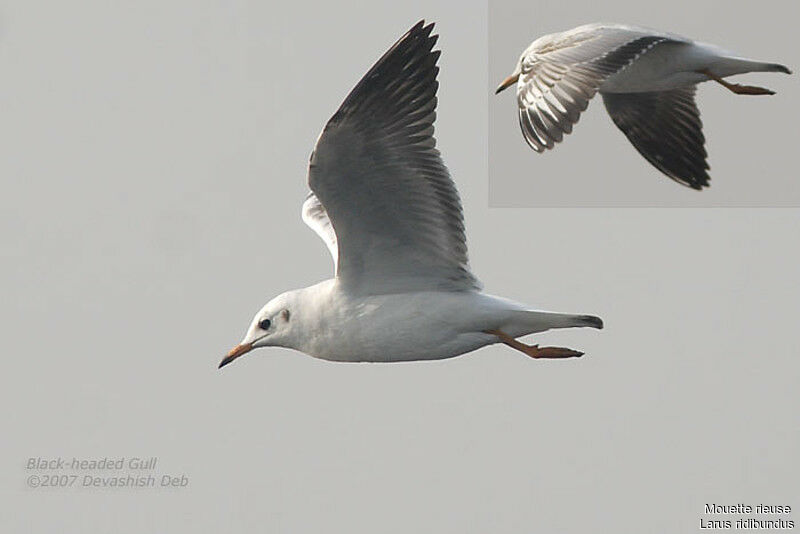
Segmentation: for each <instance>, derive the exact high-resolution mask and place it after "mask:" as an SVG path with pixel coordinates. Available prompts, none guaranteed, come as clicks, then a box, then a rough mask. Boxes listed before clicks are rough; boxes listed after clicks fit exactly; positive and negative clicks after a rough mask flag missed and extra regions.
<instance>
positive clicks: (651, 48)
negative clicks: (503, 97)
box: [496, 23, 791, 189]
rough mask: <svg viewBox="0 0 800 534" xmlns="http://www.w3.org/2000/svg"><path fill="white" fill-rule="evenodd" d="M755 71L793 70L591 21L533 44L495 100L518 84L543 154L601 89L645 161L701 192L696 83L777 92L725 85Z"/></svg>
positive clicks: (522, 112)
mask: <svg viewBox="0 0 800 534" xmlns="http://www.w3.org/2000/svg"><path fill="white" fill-rule="evenodd" d="M759 71H763V72H785V73H786V74H790V73H791V71H790V70H789V69H788V68H786V67H785V66H783V65H780V64H778V63H768V62H763V61H755V60H751V59H744V58H741V57H738V56H736V55H735V54H733V53H731V52H727V51H725V50H723V49H721V48H719V47H717V46H714V45H710V44H705V43H700V42H696V41H692V40H691V39H687V38H685V37H681V36H679V35H674V34H671V33H664V32H659V31H656V30H651V29H648V28H640V27H637V26H629V25H624V24H601V23H595V24H587V25H584V26H579V27H577V28H573V29H571V30H567V31H565V32H561V33H554V34H550V35H545V36H544V37H540V38H538V39H536V40H535V41H534V42H533V43H532V44H531V45H530V46H529V47H528V48H527V49H526V50H525V51H524V52H523V53H522V56H520V58H519V61H518V62H517V65H516V67H515V68H514V72H513V73H512V74H511V76H509V77H508V78H506V79H505V80H504V81H503V82H502V83H501V84H500V86H499V87H498V88H497V91H496V93H499V92H500V91H502V90H503V89H505V88H506V87H509V86H510V85H513V84H514V83H515V82H516V83H517V104H518V116H519V124H520V127H521V128H522V133H523V135H524V137H525V140H526V141H527V142H528V145H530V147H531V148H532V149H533V150H535V151H536V152H540V153H541V152H544V151H545V150H547V149H551V148H553V146H555V144H556V143H559V142H561V140H562V139H563V137H564V135H565V134H568V133H570V132H572V127H573V125H574V124H575V123H576V122H578V118H579V117H580V114H581V112H583V111H584V110H585V109H586V107H587V106H588V104H589V100H591V99H592V97H594V95H595V93H597V92H599V93H600V94H601V95H603V103H604V104H605V105H606V109H607V110H608V114H609V115H610V116H611V119H612V120H613V121H614V124H616V125H617V127H618V128H619V129H620V130H622V132H623V133H624V134H625V135H626V136H627V137H628V140H630V142H631V143H632V144H633V146H634V147H635V148H636V150H638V151H639V153H640V154H641V155H642V156H644V157H645V159H647V161H649V162H650V163H651V164H653V165H654V166H655V167H656V168H657V169H658V170H660V171H661V172H663V173H664V174H665V175H667V176H668V177H670V178H672V179H673V180H675V181H676V182H678V183H681V184H683V185H686V186H688V187H691V188H693V189H702V188H703V187H705V186H708V182H709V176H708V172H707V171H708V169H709V166H708V163H707V162H706V150H705V147H704V144H705V137H704V136H703V129H702V128H703V125H702V122H701V121H700V112H699V111H698V109H697V105H696V104H695V98H694V97H695V90H696V85H697V84H698V83H700V82H705V81H709V80H713V81H716V82H718V83H720V84H721V85H723V86H724V87H726V88H727V89H729V90H731V91H732V92H734V93H736V94H740V95H771V94H774V92H773V91H770V90H769V89H764V88H763V87H756V86H751V85H739V84H735V83H730V82H728V81H726V80H724V78H726V77H728V76H733V75H735V74H743V73H746V72H759Z"/></svg>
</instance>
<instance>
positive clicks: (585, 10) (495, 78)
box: [487, 0, 800, 207]
mask: <svg viewBox="0 0 800 534" xmlns="http://www.w3.org/2000/svg"><path fill="white" fill-rule="evenodd" d="M489 4H490V6H491V7H490V10H489V80H488V82H489V83H488V85H487V95H488V96H487V99H488V101H489V104H488V105H489V170H490V189H489V193H490V196H489V200H490V204H491V205H492V206H497V207H527V206H552V207H556V206H583V207H585V206H641V207H651V206H749V207H764V206H800V185H799V184H798V181H797V174H798V173H797V164H796V152H797V150H796V148H795V145H796V139H797V133H796V132H797V125H796V123H795V118H796V117H798V116H800V101H799V100H798V98H797V94H798V90H800V78H798V74H797V69H798V68H800V40H799V39H798V36H797V27H796V22H797V20H798V19H800V3H798V2H791V1H786V0H781V1H775V0H767V1H763V2H733V3H732V2H729V1H725V0H703V1H701V2H698V1H694V0H672V1H670V2H642V1H640V0H605V1H603V2H598V1H594V0H575V1H570V2H564V1H556V0H537V1H530V0H490V1H489ZM588 22H620V23H627V24H637V25H640V26H645V27H651V28H656V29H660V30H664V31H671V32H673V33H677V34H679V35H684V36H686V37H689V38H691V39H696V40H699V41H703V42H708V43H713V44H716V45H719V46H721V47H723V48H725V49H728V50H730V51H732V52H734V53H736V54H738V55H741V56H743V57H749V58H753V59H757V60H762V61H770V62H777V63H783V64H785V65H787V66H788V67H789V68H790V69H792V70H793V71H794V72H795V74H793V75H792V76H787V75H785V74H782V73H751V74H746V75H742V76H737V77H734V78H731V80H732V81H736V82H740V83H747V84H752V85H760V86H762V87H768V88H770V89H772V90H774V91H776V92H777V94H776V95H773V96H761V97H755V96H740V95H735V94H733V93H732V92H730V91H728V90H727V89H725V88H724V87H722V86H721V85H719V84H717V83H703V84H700V86H699V88H698V92H697V104H698V108H699V109H700V116H701V119H702V120H703V131H704V133H705V136H706V150H707V151H708V162H709V164H710V166H711V171H710V175H711V186H710V187H709V188H706V189H705V190H703V191H702V192H698V191H695V190H692V189H690V188H687V187H684V186H682V185H680V184H677V183H676V182H673V181H672V180H670V179H669V178H667V177H666V176H664V175H663V174H661V172H659V171H658V170H657V169H656V168H655V167H653V166H652V165H650V163H648V162H647V161H646V160H645V159H644V158H643V157H642V156H640V155H639V153H638V152H637V151H636V149H634V148H633V146H632V145H631V144H630V142H629V141H628V140H627V138H626V137H625V135H624V134H623V133H622V132H621V131H619V129H618V128H617V127H616V126H615V125H614V123H613V122H612V121H611V118H610V117H609V116H608V113H607V112H606V109H605V106H604V105H603V102H602V98H601V97H600V96H599V95H598V96H597V97H596V98H594V99H593V100H592V101H591V102H590V103H589V107H588V109H587V110H586V112H584V113H583V114H582V115H581V119H580V121H579V123H578V124H576V125H575V128H574V130H573V132H572V134H570V135H567V136H565V137H564V140H563V141H562V143H560V144H558V145H557V146H556V147H555V148H554V149H552V150H549V151H547V152H546V153H544V154H536V153H535V152H534V151H533V150H531V149H530V148H528V145H527V143H525V140H524V138H523V137H522V133H521V132H520V130H519V123H518V120H517V104H516V95H515V92H516V89H515V88H509V89H507V90H506V91H505V92H503V93H500V95H497V96H495V95H494V89H495V88H496V87H497V85H498V84H499V83H500V82H501V81H502V80H503V79H505V78H506V76H508V75H509V74H511V72H512V71H513V69H514V66H515V65H516V62H517V59H518V58H519V56H520V54H521V53H522V51H523V50H525V48H527V47H528V45H530V43H531V42H533V41H534V39H536V38H538V37H541V36H542V35H546V34H549V33H555V32H560V31H564V30H567V29H570V28H573V27H575V26H579V25H581V24H585V23H588Z"/></svg>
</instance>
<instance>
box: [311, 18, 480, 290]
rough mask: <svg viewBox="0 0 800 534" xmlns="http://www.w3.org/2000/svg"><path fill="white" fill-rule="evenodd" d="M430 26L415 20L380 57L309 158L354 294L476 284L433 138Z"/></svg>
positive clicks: (345, 280)
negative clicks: (411, 26)
mask: <svg viewBox="0 0 800 534" xmlns="http://www.w3.org/2000/svg"><path fill="white" fill-rule="evenodd" d="M432 28H433V24H430V25H427V26H425V25H424V23H423V22H420V23H418V24H417V25H415V26H414V27H413V28H411V30H409V31H408V33H406V34H405V35H404V36H403V37H402V38H401V39H400V40H399V41H398V42H397V43H396V44H395V45H394V46H392V48H391V49H390V50H389V51H388V52H386V54H384V55H383V57H381V59H380V60H378V62H377V63H376V64H375V66H373V67H372V69H370V70H369V72H367V74H366V75H365V76H364V77H363V79H362V80H361V81H360V82H359V83H358V85H356V87H355V88H354V89H353V91H352V92H351V93H350V95H349V96H348V97H347V98H346V99H345V101H344V103H343V104H342V105H341V107H340V108H339V110H338V111H337V112H336V114H335V115H334V116H333V117H332V118H331V120H330V121H329V122H328V124H327V125H326V126H325V129H324V130H323V132H322V135H321V136H320V138H319V140H318V141H317V145H316V147H315V149H314V152H313V154H312V157H311V162H310V164H309V174H308V183H309V186H310V187H311V190H312V191H313V192H314V195H316V198H318V199H319V201H320V203H321V204H322V206H323V207H324V208H323V209H324V211H325V212H326V213H327V216H328V218H329V221H330V224H331V225H332V227H333V229H334V230H335V236H336V244H337V250H338V263H337V268H336V276H337V277H338V278H339V280H340V283H341V284H343V285H344V286H345V287H347V289H348V291H350V292H353V293H365V294H385V293H396V292H404V291H425V290H449V291H459V290H469V289H474V288H477V287H478V282H477V280H476V279H475V277H474V276H473V275H472V274H471V273H470V271H469V267H468V262H467V245H466V239H465V235H464V220H463V215H462V212H461V201H460V200H459V196H458V192H457V191H456V188H455V185H454V184H453V181H452V180H451V179H450V175H449V173H448V171H447V168H446V167H445V166H444V163H443V162H442V159H441V157H440V156H439V151H438V150H436V148H435V146H436V141H435V139H434V137H433V123H434V119H435V117H436V90H437V88H438V82H437V81H436V75H437V73H438V67H437V66H436V61H437V59H438V58H439V52H438V51H432V48H433V46H434V44H435V42H436V39H437V36H435V35H431V30H432ZM317 220H319V219H317ZM318 233H320V232H319V231H318ZM329 243H332V241H329Z"/></svg>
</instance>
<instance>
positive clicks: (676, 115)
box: [603, 85, 709, 189]
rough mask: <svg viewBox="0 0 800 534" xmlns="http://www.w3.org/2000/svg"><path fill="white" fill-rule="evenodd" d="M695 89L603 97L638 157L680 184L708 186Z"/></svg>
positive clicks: (615, 121) (701, 128) (610, 113)
mask: <svg viewBox="0 0 800 534" xmlns="http://www.w3.org/2000/svg"><path fill="white" fill-rule="evenodd" d="M696 88H697V87H696V86H694V85H692V86H691V87H685V88H680V89H673V90H671V91H658V92H653V93H603V102H604V103H605V105H606V109H607V110H608V114H609V115H611V119H612V120H613V121H614V124H616V125H617V127H618V128H619V129H620V130H622V132H623V133H624V134H625V135H626V136H627V137H628V139H629V140H630V142H631V143H632V144H633V146H634V147H635V148H636V150H638V151H639V153H640V154H641V155H642V156H644V157H645V159H647V161H649V162H650V163H652V164H653V165H654V166H655V167H656V168H658V170H660V171H661V172H663V173H664V174H666V175H667V176H669V177H670V178H672V179H673V180H675V181H676V182H678V183H681V184H683V185H685V186H688V187H691V188H692V189H702V188H703V187H706V186H708V181H709V177H708V169H709V166H708V163H707V161H706V157H707V154H706V149H705V147H704V145H705V141H706V139H705V136H703V123H702V121H701V120H700V112H699V111H698V109H697V104H696V103H695V101H694V95H695V90H696Z"/></svg>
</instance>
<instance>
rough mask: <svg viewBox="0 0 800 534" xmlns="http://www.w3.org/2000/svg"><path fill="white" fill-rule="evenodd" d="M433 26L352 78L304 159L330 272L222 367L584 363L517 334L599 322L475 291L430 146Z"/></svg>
mask: <svg viewBox="0 0 800 534" xmlns="http://www.w3.org/2000/svg"><path fill="white" fill-rule="evenodd" d="M432 29H433V24H430V25H427V26H425V25H424V23H423V22H420V23H418V24H417V25H415V26H414V27H413V28H411V30H409V31H408V33H406V34H405V35H404V36H403V37H402V38H401V39H400V40H399V41H398V42H397V43H396V44H395V45H394V46H392V48H391V49H390V50H389V51H388V52H386V54H384V55H383V57H381V59H380V60H378V62H377V63H376V64H375V66H373V67H372V69H370V71H369V72H368V73H367V74H366V75H365V76H364V78H362V80H361V81H360V82H359V83H358V85H356V87H355V89H353V91H352V92H351V93H350V95H349V96H348V97H347V98H346V99H345V101H344V103H343V104H342V105H341V107H340V108H339V110H338V111H337V112H336V113H335V114H334V116H333V117H332V118H331V119H330V121H329V122H328V124H327V125H326V126H325V129H324V130H323V131H322V134H321V135H320V137H319V140H318V141H317V144H316V147H315V148H314V151H313V152H312V154H311V159H310V162H309V170H308V183H309V186H310V187H311V191H312V193H310V194H309V196H308V198H307V199H306V201H305V203H304V204H303V220H304V221H305V222H306V223H307V224H308V225H309V226H310V227H311V228H312V229H314V231H315V232H316V233H317V234H318V235H319V236H320V237H321V238H322V239H323V240H324V241H325V243H326V244H327V246H328V249H329V250H330V252H331V255H332V256H333V260H334V265H335V270H336V276H335V278H333V279H331V280H326V281H324V282H321V283H319V284H316V285H313V286H311V287H307V288H304V289H298V290H294V291H288V292H286V293H283V294H281V295H279V296H277V297H275V298H274V299H272V300H271V301H270V302H268V303H267V304H266V305H265V306H264V307H263V308H262V309H261V310H260V311H259V312H258V313H257V314H256V316H255V317H254V318H253V321H252V323H251V324H250V327H249V328H248V330H247V333H246V335H245V337H244V339H243V340H242V341H241V343H239V344H238V345H237V346H236V347H234V348H233V349H232V350H231V351H230V352H229V353H228V354H227V355H226V356H225V358H224V359H223V360H222V362H221V363H220V367H222V366H224V365H227V364H228V363H230V362H232V361H234V360H235V359H236V358H238V357H239V356H241V355H243V354H245V353H247V352H249V351H251V350H252V349H255V348H259V347H270V346H276V347H287V348H291V349H295V350H298V351H301V352H304V353H306V354H309V355H311V356H314V357H316V358H321V359H324V360H332V361H343V362H356V361H359V362H394V361H412V360H438V359H444V358H451V357H453V356H458V355H460V354H464V353H465V352H470V351H473V350H475V349H477V348H480V347H482V346H484V345H490V344H493V343H498V342H502V343H505V344H507V345H509V346H511V347H514V348H515V349H518V350H520V351H522V352H524V353H525V354H527V355H529V356H531V357H534V358H569V357H575V356H580V355H582V353H580V352H577V351H574V350H570V349H565V348H559V347H538V346H536V345H526V344H523V343H522V342H520V341H517V340H516V338H517V337H520V336H524V335H527V334H532V333H536V332H543V331H545V330H548V329H551V328H567V327H578V326H591V327H594V328H602V326H603V323H602V321H601V320H600V319H599V318H598V317H593V316H590V315H569V314H561V313H552V312H544V311H536V310H532V309H530V308H529V307H527V306H524V305H522V304H518V303H515V302H512V301H509V300H506V299H502V298H498V297H494V296H490V295H487V294H484V293H482V292H481V290H480V289H481V287H480V284H479V282H478V280H477V279H476V278H475V276H474V275H473V274H472V273H471V272H470V270H469V266H468V262H467V245H466V239H465V235H464V222H463V215H462V211H461V202H460V200H459V197H458V192H457V191H456V188H455V185H454V184H453V181H452V180H451V179H450V176H449V173H448V171H447V168H446V167H445V166H444V163H443V162H442V159H441V157H440V156H439V152H438V150H436V148H435V144H436V142H435V140H434V137H433V122H434V119H435V110H436V90H437V87H438V83H437V81H436V75H437V73H438V67H437V66H436V62H437V59H438V57H439V52H438V51H432V48H433V46H434V44H435V42H436V39H437V36H435V35H431V30H432Z"/></svg>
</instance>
